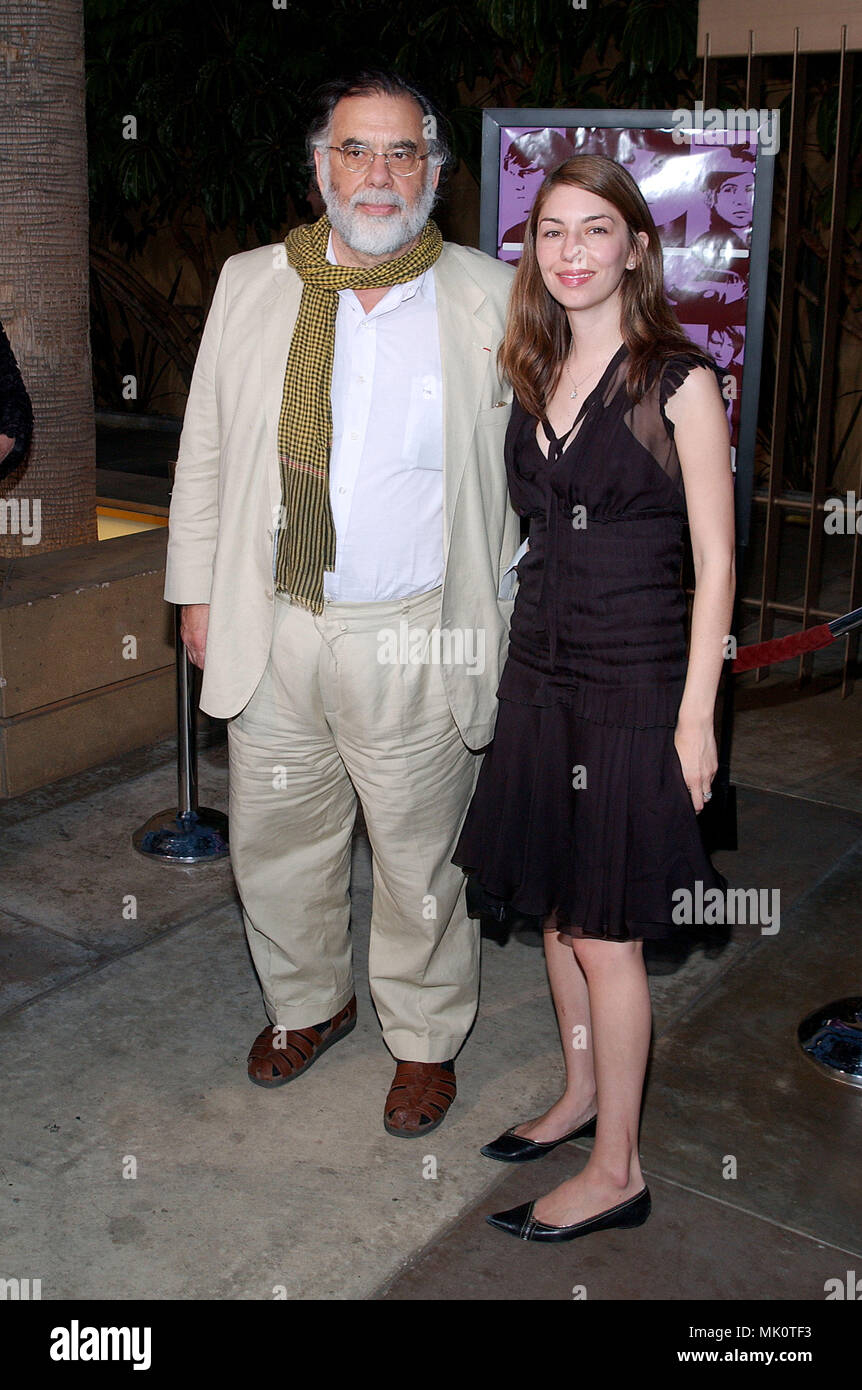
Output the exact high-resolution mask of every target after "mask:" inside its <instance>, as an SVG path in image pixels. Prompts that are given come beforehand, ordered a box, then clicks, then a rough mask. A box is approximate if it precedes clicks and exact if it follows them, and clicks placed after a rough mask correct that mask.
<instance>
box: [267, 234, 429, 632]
mask: <svg viewBox="0 0 862 1390" xmlns="http://www.w3.org/2000/svg"><path fill="white" fill-rule="evenodd" d="M329 232H330V222H329V218H328V217H326V216H323V217H321V218H319V219H318V221H317V222H314V223H312V225H311V226H304V227H294V228H293V230H292V231H290V232H288V234H287V236H286V237H285V239H284V244H285V246H286V248H287V259H288V261H289V262H290V264H291V265H292V266H293V268H294V270H295V271H296V272H297V274H298V275H299V276H300V277H301V279H302V300H301V302H300V306H299V315H298V317H297V320H296V326H295V328H294V330H293V338H292V340H291V344H290V352H289V354H288V358H287V369H286V371H285V374H284V391H283V393H282V398H281V414H280V416H279V421H278V461H279V465H280V467H281V489H282V504H283V505H282V514H281V517H282V520H281V526H280V529H279V536H278V548H277V551H276V565H275V576H276V584H277V587H278V588H279V589H280V590H281V591H282V592H284V593H288V594H289V595H290V597H291V598H292V599H294V600H295V602H297V603H299V604H301V605H302V606H303V607H304V608H308V609H310V610H311V612H312V613H320V612H322V611H323V572H324V570H332V569H334V568H335V525H334V522H333V520H332V509H331V507H330V504H329V454H330V450H331V448H332V406H331V401H330V390H331V387H332V359H333V353H334V348H335V317H336V313H337V310H338V291H339V290H347V289H351V290H370V289H379V288H383V287H385V286H389V285H403V284H406V283H407V281H408V280H415V279H416V277H417V276H418V275H421V274H422V272H423V271H424V270H427V269H428V268H429V266H432V265H433V264H434V262H435V261H436V260H437V257H438V256H439V255H440V252H441V250H442V249H443V238H442V236H441V234H440V230H439V228H438V227H437V225H436V223H434V222H431V221H429V222H427V223H426V224H425V229H424V231H423V233H422V237H421V239H420V240H419V242H417V244H416V246H414V247H413V250H412V251H408V252H407V253H406V255H404V256H398V257H397V258H396V259H395V260H392V261H385V262H384V263H383V264H381V265H376V266H372V267H370V268H367V269H366V268H365V267H362V266H349V265H332V264H331V263H330V262H329V261H328V260H327V259H326V247H327V244H328V242H329Z"/></svg>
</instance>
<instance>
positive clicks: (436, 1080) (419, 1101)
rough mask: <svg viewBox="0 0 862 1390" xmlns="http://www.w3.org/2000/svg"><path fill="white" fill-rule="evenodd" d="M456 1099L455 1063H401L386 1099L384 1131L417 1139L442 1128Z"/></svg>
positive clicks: (400, 1136)
mask: <svg viewBox="0 0 862 1390" xmlns="http://www.w3.org/2000/svg"><path fill="white" fill-rule="evenodd" d="M454 1099H455V1064H454V1062H399V1063H398V1065H397V1067H396V1068H395V1079H394V1081H393V1082H392V1085H391V1086H390V1088H389V1095H388V1096H387V1097H386V1107H385V1109H384V1112H383V1128H384V1129H385V1130H386V1133H387V1134H394V1135H397V1137H398V1138H399V1139H417V1138H418V1137H419V1136H420V1135H422V1134H429V1133H430V1131H431V1130H432V1129H436V1128H437V1126H438V1125H442V1123H443V1121H444V1120H445V1118H446V1112H447V1110H448V1109H449V1106H450V1105H451V1104H452V1102H453V1100H454Z"/></svg>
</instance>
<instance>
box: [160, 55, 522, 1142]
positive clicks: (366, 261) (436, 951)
mask: <svg viewBox="0 0 862 1390" xmlns="http://www.w3.org/2000/svg"><path fill="white" fill-rule="evenodd" d="M309 150H310V153H311V154H312V156H313V161H314V167H315V170H316V173H317V179H318V183H319V186H320V189H321V193H322V195H323V198H324V202H325V206H326V215H325V216H324V217H321V218H320V219H319V221H317V222H316V223H314V224H313V225H312V226H306V227H298V228H295V229H294V230H293V231H292V232H290V233H289V234H288V236H287V238H286V241H285V245H284V246H275V247H268V246H265V247H261V248H259V249H258V250H256V251H250V252H245V253H243V254H241V255H238V256H233V257H231V258H230V260H228V262H227V263H226V265H225V267H224V269H223V271H222V274H221V277H220V279H219V283H218V287H217V289H216V293H215V297H214V300H213V305H212V308H211V310H210V314H209V317H208V320H207V324H206V328H205V331H204V335H203V340H202V342H201V347H200V352H199V355H198V360H197V364H196V368H195V374H194V380H193V382H192V387H191V392H190V396H189V402H188V407H187V411H186V417H185V424H184V428H183V435H182V440H181V444H180V451H179V460H178V466H177V474H176V482H175V486H174V491H173V497H172V501H171V514H170V541H169V547H168V574H167V583H166V588H165V597H166V598H167V599H168V600H170V601H171V602H173V603H177V604H181V605H183V619H182V632H183V638H184V641H185V643H186V646H187V649H188V651H189V654H190V656H191V659H192V660H193V661H195V662H196V663H197V664H198V665H200V666H202V667H203V672H204V675H203V685H202V690H201V706H202V708H203V709H204V710H206V711H207V712H209V713H210V714H213V715H217V716H220V717H223V718H227V719H229V721H230V723H229V725H228V737H229V754H230V828H231V858H232V863H233V869H234V874H235V877H236V881H237V885H238V889H239V893H240V897H241V899H242V904H243V916H244V921H245V927H246V932H247V935H248V941H249V945H250V948H251V953H252V957H253V960H254V964H255V968H256V970H257V972H258V975H259V978H260V982H261V986H262V990H263V999H264V1004H265V1007H266V1011H267V1014H268V1016H269V1019H270V1024H269V1025H268V1026H267V1027H266V1028H264V1029H263V1031H262V1032H261V1033H260V1035H259V1036H258V1038H257V1039H256V1040H255V1042H254V1044H253V1046H252V1048H251V1052H250V1054H249V1062H248V1073H249V1076H250V1078H251V1080H252V1081H254V1082H256V1083H257V1084H258V1085H261V1086H279V1085H282V1084H284V1083H285V1082H288V1081H292V1080H293V1079H294V1078H296V1077H297V1076H299V1075H301V1074H302V1073H303V1072H304V1071H306V1070H307V1069H308V1067H310V1066H311V1065H312V1064H313V1063H314V1062H315V1061H316V1059H317V1058H318V1057H319V1056H320V1055H321V1053H322V1052H323V1051H324V1050H325V1049H326V1048H328V1047H330V1046H331V1045H332V1044H333V1043H334V1042H336V1041H338V1040H339V1039H340V1038H342V1037H344V1036H345V1034H347V1033H348V1032H349V1031H350V1030H351V1029H352V1027H353V1026H354V1023H355V1019H356V1000H355V996H354V983H353V974H352V963H351V947H350V935H349V919H350V900H349V891H348V890H349V874H350V846H351V832H352V827H353V823H354V819H355V814H356V805H357V797H358V798H359V800H360V801H361V804H362V807H363V810H364V814H365V821H366V824H367V828H368V836H369V840H370V843H371V850H372V856H373V871H374V900H373V907H372V917H371V939H370V959H369V981H370V987H371V994H372V997H373V1000H374V1004H375V1007H376V1009H377V1013H378V1016H379V1018H380V1022H381V1025H382V1030H383V1038H384V1041H385V1043H386V1045H387V1046H388V1048H389V1050H390V1051H391V1053H392V1054H393V1056H394V1058H395V1059H396V1062H397V1066H396V1072H395V1078H394V1081H393V1084H392V1087H391V1089H390V1092H389V1095H388V1097H387V1100H386V1103H385V1106H384V1124H385V1127H386V1129H387V1130H388V1132H389V1133H390V1134H395V1135H399V1136H404V1137H410V1136H414V1135H419V1134H424V1133H427V1132H428V1131H429V1130H430V1129H432V1128H434V1127H435V1126H436V1125H437V1124H439V1123H440V1122H441V1121H442V1120H443V1118H444V1116H445V1114H446V1111H447V1109H448V1107H449V1105H450V1104H451V1101H452V1099H453V1097H454V1094H455V1071H454V1058H455V1054H456V1053H457V1052H458V1049H459V1048H460V1046H461V1044H462V1042H463V1040H464V1038H465V1036H466V1034H467V1031H468V1029H469V1028H470V1025H471V1023H472V1021H473V1018H474V1015H475V1011H476V1001H477V994H478V929H477V926H476V924H475V923H474V922H473V921H471V920H470V919H469V918H468V917H467V914H466V911H465V902H464V891H463V879H462V875H461V873H460V871H459V870H457V869H455V868H454V867H453V866H452V864H451V862H450V856H451V854H452V851H453V848H454V845H455V842H456V840H457V836H458V831H459V828H460V824H461V821H462V819H463V816H464V813H465V811H466V807H467V803H468V801H469V799H470V796H471V793H472V790H473V786H474V782H475V777H476V773H477V764H478V762H479V759H478V758H477V756H476V753H477V750H479V749H481V748H483V747H484V746H485V745H486V744H488V743H489V741H490V739H491V737H492V733H493V724H494V717H495V692H496V687H497V681H498V672H499V668H500V664H501V660H502V657H503V654H504V648H505V644H506V640H507V624H508V619H509V616H510V610H511V601H510V600H508V599H505V598H500V597H498V595H499V593H500V592H501V589H500V586H501V583H502V582H503V578H504V574H505V571H506V567H507V565H508V563H509V561H510V560H511V558H512V555H513V553H514V551H515V550H516V548H517V545H518V527H517V519H516V517H515V516H514V514H513V512H512V511H511V509H510V507H509V503H508V499H507V494H506V480H505V472H504V468H503V439H504V435H505V431H506V424H507V420H508V416H509V405H510V399H511V392H510V390H507V389H506V388H505V387H504V385H503V384H502V383H501V381H500V379H499V378H498V375H497V369H496V351H497V346H498V343H499V341H500V338H501V335H502V333H503V328H504V319H505V311H506V303H507V299H508V293H509V288H510V284H511V277H512V272H511V270H510V269H509V268H508V267H506V266H504V265H502V264H500V263H498V262H497V261H494V260H492V259H491V258H489V257H487V256H484V255H482V254H481V253H480V252H478V251H474V250H470V249H468V248H465V247H460V246H456V245H453V244H450V243H444V242H443V241H442V239H441V237H440V233H439V231H438V230H437V227H436V225H435V224H434V223H433V222H432V221H430V220H429V214H430V212H431V208H432V206H433V203H434V200H435V196H436V194H435V190H436V188H437V184H438V180H439V177H440V171H441V168H442V166H443V165H444V163H445V162H446V159H447V151H446V148H445V145H444V144H443V142H442V140H441V138H440V132H439V130H438V129H437V122H436V118H435V113H434V111H433V108H432V107H431V105H430V104H429V103H428V101H427V100H426V99H425V98H424V97H423V96H422V95H421V94H420V93H419V92H417V91H416V89H415V88H413V87H412V86H409V85H408V84H406V83H404V82H403V81H402V80H401V79H400V78H397V77H394V76H391V75H389V74H385V73H364V74H360V76H359V77H358V78H356V79H354V80H351V81H342V82H335V83H332V84H329V85H328V86H327V87H326V88H324V89H322V91H321V93H320V107H319V111H318V115H317V118H316V119H315V121H314V124H313V125H312V127H311V130H310V132H309Z"/></svg>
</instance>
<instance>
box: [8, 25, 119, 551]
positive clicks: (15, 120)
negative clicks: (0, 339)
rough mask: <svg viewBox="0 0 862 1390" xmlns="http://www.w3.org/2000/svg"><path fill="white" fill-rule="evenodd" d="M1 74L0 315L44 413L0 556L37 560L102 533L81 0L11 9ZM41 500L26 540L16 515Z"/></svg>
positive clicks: (11, 495)
mask: <svg viewBox="0 0 862 1390" xmlns="http://www.w3.org/2000/svg"><path fill="white" fill-rule="evenodd" d="M0 72H2V76H0V321H2V322H3V325H4V327H5V329H6V332H7V334H8V336H9V340H10V342H11V344H12V348H13V351H14V352H15V355H16V357H17V359H18V365H19V367H20V369H21V375H22V377H23V378H24V382H25V384H26V386H27V390H28V391H29V393H30V398H31V400H32V402H33V413H34V417H35V424H34V430H33V445H32V449H31V451H30V455H29V459H28V460H26V461H25V462H24V463H23V464H21V465H20V466H19V467H18V468H17V469H16V470H15V472H13V473H12V474H11V475H10V476H9V477H8V478H6V479H5V480H4V482H3V483H2V484H0V555H5V556H10V555H14V556H24V557H27V556H30V555H33V554H38V553H39V552H40V551H45V550H59V549H62V548H63V547H65V546H70V545H81V544H83V543H84V542H87V541H93V540H95V539H96V511H95V494H96V431H95V419H94V415H93V384H92V373H91V367H90V331H89V217H88V201H87V137H86V123H85V116H84V18H83V9H82V0H53V2H52V3H51V4H50V5H46V4H45V3H44V0H16V3H15V4H14V6H12V7H5V10H4V14H3V18H2V19H0ZM118 139H119V132H118ZM12 499H17V502H18V506H17V507H15V506H10V505H9V503H10V502H11V501H12ZM37 499H38V502H39V510H40V513H41V541H40V543H39V544H26V545H25V544H23V537H22V535H20V534H15V533H14V531H15V527H14V524H12V525H10V524H9V522H10V516H11V518H13V520H14V517H15V516H16V515H21V516H22V515H24V514H25V513H24V507H23V505H22V504H24V503H25V501H26V502H27V503H28V504H29V508H30V516H31V518H32V516H33V514H34V510H35V502H36V500H37ZM3 501H6V503H7V505H6V506H5V507H4V506H3V505H2V502H3Z"/></svg>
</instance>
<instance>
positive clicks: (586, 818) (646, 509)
mask: <svg viewBox="0 0 862 1390" xmlns="http://www.w3.org/2000/svg"><path fill="white" fill-rule="evenodd" d="M500 360H501V366H502V368H503V370H504V371H505V373H506V375H507V376H508V377H509V379H510V380H511V381H512V383H513V386H514V391H515V402H514V404H513V408H512V418H511V421H510V425H509V429H508V433H507V436H506V467H507V472H508V479H509V488H510V492H511V496H512V500H513V504H514V506H515V508H516V509H517V510H518V511H519V512H520V514H521V515H522V516H528V517H529V518H530V536H529V549H528V550H527V552H526V554H525V556H524V558H523V559H522V560H521V561H520V563H519V565H518V578H519V590H518V595H517V598H516V601H515V609H514V613H513V616H512V627H511V639H510V647H509V657H508V660H507V663H506V666H505V669H504V672H503V676H502V679H501V682H500V687H499V692H498V695H499V712H498V718H497V725H496V732H495V736H494V742H493V744H492V746H491V748H490V750H489V751H488V753H487V754H486V756H485V760H484V763H483V766H482V769H481V773H480V776H479V780H478V783H477V788H476V793H475V796H474V798H473V801H472V803H471V805H470V809H469V811H468V814H467V818H466V821H465V823H464V827H463V830H462V833H461V837H460V839H459V842H458V846H457V849H456V852H455V855H454V860H455V862H456V863H457V864H460V865H461V866H462V867H463V868H464V869H465V870H466V871H467V872H468V873H470V874H471V875H472V876H473V877H472V879H471V882H470V884H469V891H470V894H471V896H472V899H473V902H474V903H476V901H477V899H479V900H481V901H482V902H483V903H484V906H485V908H487V909H491V910H493V909H494V908H496V909H498V910H499V909H501V908H502V905H503V904H504V903H505V904H506V905H507V906H508V907H510V908H511V909H512V910H513V911H517V912H522V913H525V914H541V916H542V917H544V918H545V932H544V940H545V952H546V959H547V965H548V974H549V977H550V982H551V991H552V994H553V999H554V1004H555V1007H556V1012H557V1019H558V1022H559V1027H560V1035H561V1039H562V1042H563V1051H564V1056H565V1063H566V1086H565V1090H564V1092H563V1094H562V1096H561V1097H560V1099H559V1100H558V1101H556V1102H555V1104H553V1105H552V1106H551V1107H550V1109H549V1110H547V1111H546V1112H545V1114H544V1115H542V1116H540V1117H539V1118H538V1119H533V1120H528V1121H526V1122H525V1123H521V1124H519V1125H516V1126H514V1127H513V1128H512V1129H510V1130H507V1131H506V1133H505V1134H503V1135H501V1136H500V1138H499V1139H498V1140H496V1141H494V1143H492V1144H489V1145H487V1146H486V1147H485V1148H484V1149H483V1153H485V1154H488V1155H489V1156H490V1157H492V1158H498V1159H502V1160H505V1161H508V1162H522V1161H524V1160H526V1159H533V1158H537V1157H541V1156H542V1154H544V1153H547V1152H548V1151H549V1150H550V1149H552V1148H554V1147H555V1146H556V1145H557V1144H561V1143H564V1142H565V1141H566V1140H567V1139H571V1138H574V1137H575V1136H576V1135H584V1134H589V1133H595V1136H596V1137H595V1144H594V1147H593V1150H592V1153H591V1155H590V1158H589V1161H588V1162H587V1164H586V1166H585V1167H584V1169H583V1171H582V1172H581V1173H579V1174H578V1175H577V1177H574V1178H572V1179H570V1180H569V1181H567V1182H564V1183H562V1184H561V1185H560V1186H559V1187H557V1188H555V1189H554V1191H553V1192H550V1193H548V1194H546V1195H545V1196H543V1197H541V1198H540V1199H539V1200H538V1201H536V1202H531V1203H528V1204H525V1205H524V1206H522V1207H518V1208H515V1209H514V1210H513V1211H510V1212H501V1213H498V1214H497V1215H495V1216H491V1217H489V1218H488V1220H489V1221H490V1222H491V1224H492V1225H494V1226H497V1227H499V1228H500V1229H502V1230H505V1231H509V1232H510V1233H511V1234H513V1235H517V1236H520V1237H521V1238H522V1239H528V1240H547V1241H551V1240H554V1241H556V1240H570V1239H574V1238H575V1237H577V1236H582V1235H586V1234H588V1233H589V1232H590V1231H593V1230H597V1229H602V1228H604V1227H608V1226H623V1225H640V1224H641V1223H642V1222H643V1221H645V1220H646V1218H647V1216H648V1215H649V1211H650V1195H649V1192H648V1190H647V1188H646V1186H645V1184H644V1180H643V1175H642V1173H641V1168H640V1161H639V1157H638V1121H639V1113H640V1103H641V1092H642V1086H643V1078H644V1071H645V1067H646V1060H647V1052H648V1048H649V1042H650V1030H651V1010H650V997H649V988H648V983H647V977H646V970H645V967H644V962H643V949H642V948H643V940H644V938H645V937H666V936H669V935H671V934H673V933H675V932H677V931H678V930H679V929H680V928H679V926H678V925H677V923H676V921H675V920H674V919H675V917H677V918H678V915H679V911H678V900H677V901H676V902H675V901H674V899H673V894H674V892H675V890H677V889H680V888H687V889H689V890H690V892H691V893H692V895H693V894H694V892H695V884H696V882H697V881H698V880H701V881H702V882H703V889H704V892H705V891H706V890H707V889H708V888H715V887H718V888H720V889H722V891H723V890H724V889H725V888H726V886H727V885H726V880H725V879H723V878H722V877H721V875H719V874H717V873H716V871H715V870H714V869H713V867H712V865H711V863H710V861H709V858H708V857H707V855H706V852H705V850H704V848H703V844H702V841H701V837H700V834H699V829H698V823H697V819H696V816H697V813H698V812H699V811H700V810H701V809H702V808H703V804H704V801H705V800H707V799H708V798H709V796H710V795H711V793H710V784H711V782H712V779H713V776H714V775H715V772H716V769H717V766H718V758H717V752H716V746H715V738H714V733H713V713H714V704H715V695H716V690H717V688H718V682H719V677H720V674H721V669H722V662H723V659H724V654H725V649H726V643H725V635H726V634H727V633H728V631H729V627H730V620H731V612H732V606H733V594H734V583H735V576H734V556H733V550H734V545H733V536H734V525H733V486H732V477H731V468H730V452H729V439H728V429H727V417H726V415H725V412H724V402H723V400H722V398H721V393H720V390H719V386H718V380H717V379H716V378H717V373H716V368H715V365H714V363H713V362H712V360H711V359H710V358H709V357H708V356H707V355H706V354H705V353H704V352H703V351H702V350H701V349H700V348H698V347H696V346H695V345H694V344H692V343H690V342H689V341H688V339H687V338H686V337H685V335H684V334H683V332H682V330H681V328H680V326H679V323H678V322H677V320H676V319H675V318H674V316H673V313H672V311H671V310H670V308H669V306H668V304H667V302H666V300H665V297H664V291H663V282H662V253H661V245H660V243H659V239H658V234H657V232H656V229H655V225H654V223H653V220H652V217H651V216H650V213H649V209H648V208H647V205H646V203H645V202H644V200H643V197H642V196H641V193H640V191H639V189H638V187H637V185H636V184H635V182H634V180H633V179H632V178H631V176H630V175H629V174H628V173H627V172H626V171H625V170H624V169H623V168H621V166H620V165H618V164H616V163H614V161H612V160H610V159H606V158H604V157H603V156H596V155H578V156H576V157H575V158H573V159H570V160H568V161H567V162H566V163H565V164H563V165H561V166H560V168H559V169H557V170H556V171H555V172H554V173H552V174H550V175H549V176H548V178H546V179H545V181H544V183H543V184H542V186H541V189H540V190H539V193H538V194H537V197H536V201H535V204H534V206H533V209H532V213H531V215H530V219H529V222H528V225H527V231H526V235H525V242H524V255H523V257H522V260H521V262H520V265H519V267H518V270H517V274H516V278H515V281H514V285H513V290H512V299H511V302H510V309H509V320H508V325H507V332H506V336H505V339H504V341H503V344H502V346H501V349H500ZM718 379H719V380H720V375H719V378H718ZM686 508H687V513H688V523H689V527H690V532H691V541H692V553H693V558H694V565H695V577H696V592H695V599H694V608H693V613H692V623H691V640H690V652H689V656H688V660H686V646H685V594H684V591H683V589H682V588H681V585H680V562H681V559H682V546H683V541H682V535H683V526H684V523H685V520H686Z"/></svg>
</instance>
